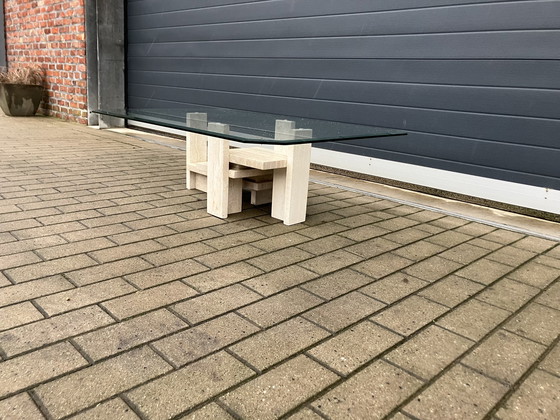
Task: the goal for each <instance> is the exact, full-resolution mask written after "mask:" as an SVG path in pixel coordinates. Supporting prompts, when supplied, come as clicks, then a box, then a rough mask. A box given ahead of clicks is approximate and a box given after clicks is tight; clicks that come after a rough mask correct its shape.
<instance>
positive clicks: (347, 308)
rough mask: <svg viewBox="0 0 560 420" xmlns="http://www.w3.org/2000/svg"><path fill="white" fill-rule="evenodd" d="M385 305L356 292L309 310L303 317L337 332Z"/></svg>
mask: <svg viewBox="0 0 560 420" xmlns="http://www.w3.org/2000/svg"><path fill="white" fill-rule="evenodd" d="M384 306H385V305H384V304H383V303H381V302H378V301H376V300H373V299H371V298H369V297H367V296H365V295H362V294H360V293H357V292H351V293H349V294H347V295H344V296H341V297H339V298H337V299H334V300H331V301H329V302H327V303H324V304H322V305H321V306H319V307H317V308H315V309H311V310H310V311H308V312H306V313H305V314H304V315H303V316H304V317H305V318H306V319H309V320H310V321H313V322H315V323H317V324H319V325H321V326H322V327H324V328H326V329H327V330H329V331H339V330H341V329H342V328H344V327H347V326H348V325H350V324H352V323H354V322H357V321H359V320H360V319H362V318H365V317H366V316H368V315H371V314H373V313H374V312H375V311H378V310H379V309H381V308H383V307H384Z"/></svg>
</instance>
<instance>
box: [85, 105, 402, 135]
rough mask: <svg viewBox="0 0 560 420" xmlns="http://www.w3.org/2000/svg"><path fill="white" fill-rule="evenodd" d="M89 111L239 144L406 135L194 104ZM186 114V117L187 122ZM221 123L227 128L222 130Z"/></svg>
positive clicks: (353, 125) (339, 123) (398, 132)
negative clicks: (288, 130) (286, 129)
mask: <svg viewBox="0 0 560 420" xmlns="http://www.w3.org/2000/svg"><path fill="white" fill-rule="evenodd" d="M92 112H93V113H96V114H101V115H107V116H111V117H117V118H123V119H126V120H131V121H138V122H143V123H149V124H155V125H161V126H164V127H168V128H173V129H179V130H185V131H188V132H193V133H199V134H205V135H210V136H213V137H218V138H223V139H227V140H234V141H238V142H241V143H257V144H284V145H288V144H302V143H318V142H326V141H340V140H356V139H366V138H372V137H388V136H403V135H406V132H404V131H401V130H393V129H389V128H383V127H374V126H368V125H358V124H347V123H341V122H336V121H327V120H318V119H312V118H300V117H293V116H287V115H279V114H267V113H262V112H253V111H244V110H239V109H231V108H220V107H214V106H206V105H196V104H192V105H190V104H189V105H182V106H181V108H173V109H170V108H168V109H140V108H134V109H127V110H120V111H119V110H101V109H100V110H95V111H92ZM187 114H189V118H188V121H187ZM278 121H280V126H282V123H288V125H289V126H291V127H294V128H295V129H296V130H295V131H293V135H291V136H287V137H291V138H280V137H286V136H278ZM212 123H218V124H212ZM224 124H225V125H227V129H225V130H224ZM284 126H286V125H285V124H284ZM275 133H276V135H275Z"/></svg>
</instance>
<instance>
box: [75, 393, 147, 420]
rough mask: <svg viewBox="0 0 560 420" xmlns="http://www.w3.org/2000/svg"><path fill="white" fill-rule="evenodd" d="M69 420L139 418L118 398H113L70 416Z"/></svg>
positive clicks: (138, 419) (129, 419)
mask: <svg viewBox="0 0 560 420" xmlns="http://www.w3.org/2000/svg"><path fill="white" fill-rule="evenodd" d="M70 419H71V420H102V419H111V420H140V417H138V416H137V415H136V414H135V413H134V411H132V410H131V409H130V407H129V406H128V405H126V403H125V402H124V401H123V400H121V399H120V398H114V399H112V400H109V401H107V402H104V403H101V404H98V405H96V406H95V407H94V408H91V409H89V410H86V411H84V412H82V413H79V414H76V415H75V416H72V417H70Z"/></svg>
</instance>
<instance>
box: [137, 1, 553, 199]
mask: <svg viewBox="0 0 560 420" xmlns="http://www.w3.org/2000/svg"><path fill="white" fill-rule="evenodd" d="M128 14H129V17H128V45H127V54H128V57H127V60H128V61H127V63H128V104H129V106H130V107H137V108H140V107H155V108H170V107H180V105H181V103H188V102H194V103H200V104H206V105H216V106H224V107H232V108H239V109H248V110H257V111H265V112H275V113H280V114H290V115H296V116H307V117H314V118H322V119H330V120H337V121H345V122H353V123H359V124H371V125H379V126H385V127H391V128H399V129H404V130H407V131H408V132H409V135H408V136H406V137H402V138H398V139H397V138H392V139H390V138H387V139H377V140H368V141H366V140H363V141H355V142H354V141H353V142H344V143H342V142H341V143H336V144H335V143H327V144H324V145H321V146H320V147H325V148H330V149H333V150H339V151H344V152H349V153H356V154H360V155H364V156H372V157H378V158H383V159H390V160H395V161H400V162H406V163H413V164H417V165H426V166H429V167H434V168H439V169H445V170H451V171H457V172H462V173H468V174H473V175H480V176H488V177H491V178H496V179H502V180H508V181H513V182H521V183H526V184H530V185H537V186H543V187H549V188H556V189H560V165H558V164H557V163H556V162H558V161H559V160H560V155H559V154H560V134H558V133H560V107H558V106H557V104H558V103H560V78H559V77H558V76H557V75H558V74H560V49H559V48H558V45H560V24H559V22H558V18H557V17H558V16H559V15H560V2H558V1H493V2H488V1H444V0H419V1H415V2H410V1H405V0H383V1H375V2H368V1H363V0H345V1H340V0H297V1H293V0H262V1H236V0H209V1H189V2H184V1H177V0H139V1H129V2H128Z"/></svg>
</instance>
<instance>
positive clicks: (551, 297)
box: [537, 283, 560, 311]
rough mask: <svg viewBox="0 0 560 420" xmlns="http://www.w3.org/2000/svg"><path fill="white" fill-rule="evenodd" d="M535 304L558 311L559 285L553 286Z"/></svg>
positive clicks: (559, 306)
mask: <svg viewBox="0 0 560 420" xmlns="http://www.w3.org/2000/svg"><path fill="white" fill-rule="evenodd" d="M537 302H538V303H540V304H541V305H545V306H549V307H551V308H554V309H557V310H559V311H560V283H555V284H553V285H552V286H551V287H550V288H549V289H548V290H547V291H546V292H544V293H543V294H542V295H540V296H539V297H538V298H537Z"/></svg>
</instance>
